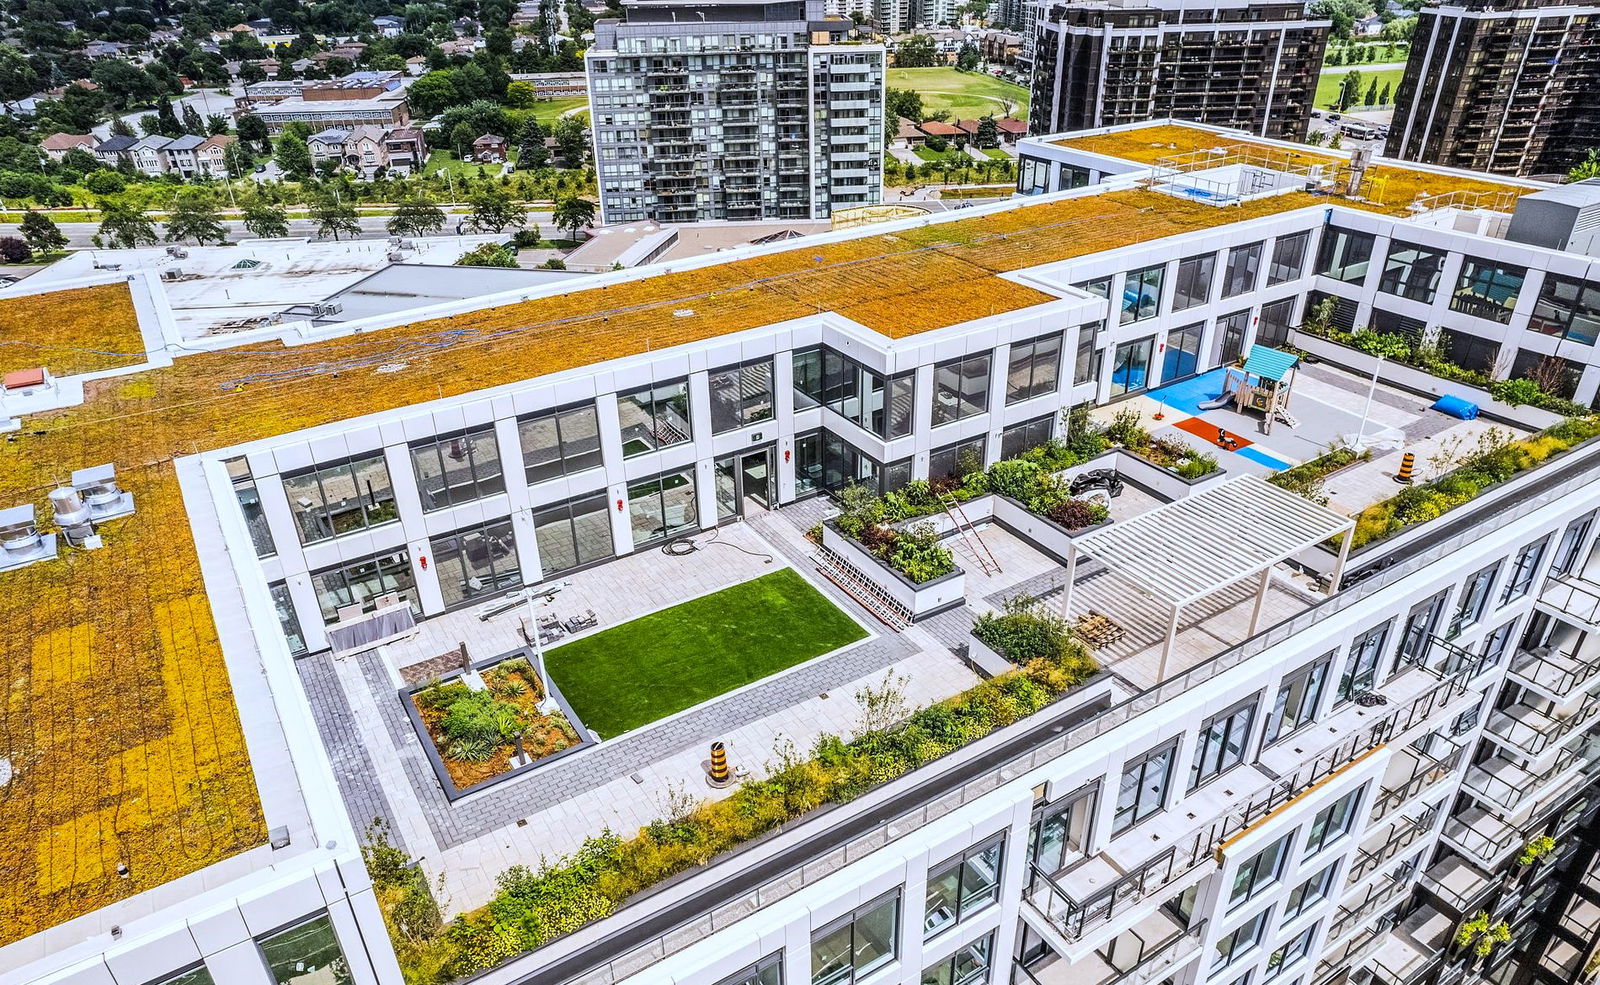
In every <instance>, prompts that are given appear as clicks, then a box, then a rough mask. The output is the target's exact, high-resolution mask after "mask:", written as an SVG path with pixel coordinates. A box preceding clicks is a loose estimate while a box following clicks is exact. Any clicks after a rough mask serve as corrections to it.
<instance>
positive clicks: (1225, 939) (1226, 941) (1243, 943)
mask: <svg viewBox="0 0 1600 985" xmlns="http://www.w3.org/2000/svg"><path fill="white" fill-rule="evenodd" d="M1271 912H1272V908H1271V907H1270V906H1269V907H1267V909H1265V910H1263V911H1261V912H1260V913H1257V914H1256V915H1255V916H1253V917H1251V918H1250V919H1248V920H1246V921H1245V922H1244V923H1242V924H1240V925H1239V926H1237V927H1235V928H1234V929H1233V930H1230V931H1229V932H1228V933H1226V934H1223V935H1222V937H1220V938H1219V939H1218V940H1217V956H1216V959H1215V960H1214V961H1213V962H1212V964H1211V968H1212V970H1213V971H1215V970H1216V969H1218V968H1226V967H1227V966H1228V965H1230V964H1233V963H1234V962H1235V961H1237V960H1238V959H1239V958H1240V957H1241V956H1242V955H1244V954H1245V953H1247V952H1248V951H1249V950H1250V949H1251V948H1253V947H1255V946H1256V945H1257V944H1259V943H1261V937H1262V935H1263V933H1264V932H1265V931H1266V929H1267V914H1269V913H1271Z"/></svg>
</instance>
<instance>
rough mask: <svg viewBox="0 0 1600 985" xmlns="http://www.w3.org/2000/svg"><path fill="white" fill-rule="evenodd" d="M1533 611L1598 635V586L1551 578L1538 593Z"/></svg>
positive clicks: (1575, 577) (1575, 579)
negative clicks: (1596, 632) (1546, 614)
mask: <svg viewBox="0 0 1600 985" xmlns="http://www.w3.org/2000/svg"><path fill="white" fill-rule="evenodd" d="M1536 606H1537V608H1539V609H1542V610H1543V611H1545V612H1548V613H1550V614H1551V615H1555V616H1560V617H1561V618H1563V619H1566V620H1569V621H1571V622H1575V623H1579V624H1581V625H1582V626H1583V627H1584V628H1585V629H1588V630H1591V631H1600V585H1597V584H1595V583H1594V582H1591V581H1589V580H1588V579H1586V578H1582V577H1580V576H1578V575H1572V574H1567V575H1551V576H1550V577H1548V578H1546V579H1545V581H1544V587H1543V588H1542V589H1540V591H1539V599H1538V602H1537V603H1536Z"/></svg>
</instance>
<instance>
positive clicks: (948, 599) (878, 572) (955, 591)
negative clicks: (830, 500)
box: [822, 514, 970, 620]
mask: <svg viewBox="0 0 1600 985" xmlns="http://www.w3.org/2000/svg"><path fill="white" fill-rule="evenodd" d="M969 516H970V514H969ZM822 546H823V547H826V548H827V549H828V550H830V551H833V552H834V553H835V554H837V555H839V556H840V557H842V558H844V559H845V560H846V561H847V562H849V563H850V564H851V565H853V566H854V567H855V568H856V570H857V571H860V572H861V573H862V575H864V576H865V577H867V578H868V579H870V580H871V581H872V583H873V584H874V585H877V586H878V587H879V588H881V589H883V591H884V593H885V594H886V595H888V596H889V597H890V598H892V599H894V600H895V601H896V602H899V603H900V604H901V605H903V606H905V607H906V608H907V609H909V610H910V611H911V618H912V619H913V620H917V619H924V618H926V617H928V616H931V615H935V614H937V613H940V612H944V611H945V610H947V609H953V608H955V607H956V606H958V605H961V604H962V603H963V602H965V601H966V598H967V573H966V572H965V571H963V570H962V569H961V566H960V565H957V566H956V569H955V570H954V571H952V572H950V573H949V574H947V575H943V576H941V577H939V578H935V579H933V580H932V581H925V582H922V583H921V584H918V583H917V582H914V581H912V580H911V579H910V578H907V577H906V576H905V575H903V574H901V573H900V572H898V571H896V570H895V569H894V568H892V567H890V566H889V565H888V564H886V563H884V562H883V561H881V560H879V559H878V557H877V555H875V554H873V553H872V552H870V551H868V550H867V549H866V548H865V547H862V546H861V544H860V543H859V542H857V541H856V540H854V539H852V538H850V537H846V536H845V535H844V533H843V532H841V531H840V530H839V528H838V527H837V526H836V525H835V524H834V523H833V521H831V520H830V521H828V522H827V523H824V524H823V525H822Z"/></svg>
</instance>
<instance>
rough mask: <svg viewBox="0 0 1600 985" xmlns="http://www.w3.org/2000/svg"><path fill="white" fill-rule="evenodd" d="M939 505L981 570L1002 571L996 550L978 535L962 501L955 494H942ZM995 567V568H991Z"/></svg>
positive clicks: (993, 572)
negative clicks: (995, 554)
mask: <svg viewBox="0 0 1600 985" xmlns="http://www.w3.org/2000/svg"><path fill="white" fill-rule="evenodd" d="M939 505H940V506H943V507H944V512H945V515H946V516H948V517H949V518H950V522H951V523H952V524H954V525H955V528H956V533H957V534H958V535H959V536H960V537H961V544H962V546H963V547H965V548H966V549H967V554H969V555H971V557H972V560H974V561H976V562H977V564H978V568H979V570H981V571H982V572H983V573H984V574H986V575H997V574H999V573H1000V562H999V561H997V560H995V556H994V552H993V551H991V550H989V545H988V544H985V543H984V542H983V538H982V537H980V536H978V528H977V527H974V526H973V525H972V521H971V520H968V519H967V511H966V510H963V509H962V508H961V501H960V500H958V499H956V498H955V497H954V496H948V495H946V496H940V497H939ZM991 569H993V570H991Z"/></svg>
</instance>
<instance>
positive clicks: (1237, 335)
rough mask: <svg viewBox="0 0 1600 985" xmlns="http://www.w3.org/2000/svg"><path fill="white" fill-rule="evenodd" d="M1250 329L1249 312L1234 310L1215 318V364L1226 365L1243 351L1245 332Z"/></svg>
mask: <svg viewBox="0 0 1600 985" xmlns="http://www.w3.org/2000/svg"><path fill="white" fill-rule="evenodd" d="M1249 331H1250V312H1249V310H1248V309H1247V310H1245V311H1235V312H1234V313H1233V314H1231V315H1223V316H1222V317H1221V318H1218V319H1217V365H1218V366H1228V365H1231V364H1233V363H1235V362H1237V361H1238V359H1239V357H1240V356H1241V355H1242V354H1243V353H1244V338H1245V334H1246V333H1247V332H1249Z"/></svg>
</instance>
